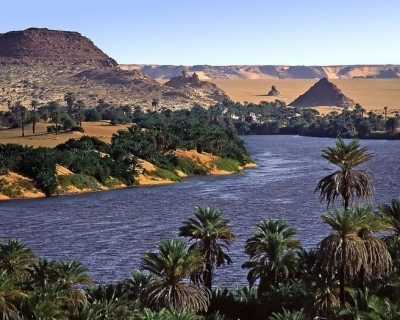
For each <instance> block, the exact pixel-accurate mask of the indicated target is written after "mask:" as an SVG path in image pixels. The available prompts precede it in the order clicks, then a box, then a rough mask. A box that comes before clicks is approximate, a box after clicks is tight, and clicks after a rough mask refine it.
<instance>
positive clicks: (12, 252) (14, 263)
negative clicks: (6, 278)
mask: <svg viewBox="0 0 400 320" xmlns="http://www.w3.org/2000/svg"><path fill="white" fill-rule="evenodd" d="M36 263H37V259H36V258H35V255H34V254H33V253H32V250H31V249H29V248H27V247H26V245H25V244H24V243H23V242H22V241H21V240H19V239H16V238H11V239H9V240H8V243H0V269H2V270H4V271H5V272H6V274H7V275H14V276H17V277H18V276H21V275H29V269H28V267H29V266H30V265H33V264H36Z"/></svg>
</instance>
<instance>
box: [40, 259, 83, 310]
mask: <svg viewBox="0 0 400 320" xmlns="http://www.w3.org/2000/svg"><path fill="white" fill-rule="evenodd" d="M86 271H87V268H86V267H84V266H83V265H82V263H81V262H80V261H78V260H72V261H70V262H67V261H64V260H54V261H52V262H51V263H50V265H49V268H48V274H49V282H50V283H52V284H53V283H57V284H59V285H60V287H61V289H63V290H66V291H67V292H68V296H69V297H70V301H71V302H72V304H73V305H77V304H83V303H84V302H85V301H86V295H85V293H84V292H83V291H82V290H81V289H78V288H76V286H77V285H81V284H89V283H90V282H91V278H90V276H89V275H88V274H87V273H86Z"/></svg>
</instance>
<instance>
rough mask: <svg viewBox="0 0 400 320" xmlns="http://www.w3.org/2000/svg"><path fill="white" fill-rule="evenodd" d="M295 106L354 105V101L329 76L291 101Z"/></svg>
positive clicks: (291, 104)
mask: <svg viewBox="0 0 400 320" xmlns="http://www.w3.org/2000/svg"><path fill="white" fill-rule="evenodd" d="M289 105H290V106H293V107H316V106H336V107H352V106H354V101H353V100H352V99H350V98H349V97H347V96H345V95H344V94H343V93H342V91H341V90H340V89H339V88H338V87H337V86H336V85H335V84H333V83H332V82H330V81H329V80H328V79H327V78H322V79H321V80H319V81H318V82H317V83H315V84H314V85H313V86H312V87H311V88H310V89H308V90H307V91H306V92H305V93H304V94H302V95H300V96H299V97H298V98H296V99H295V100H294V101H292V102H291V103H289Z"/></svg>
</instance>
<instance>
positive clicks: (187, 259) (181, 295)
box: [141, 240, 211, 311]
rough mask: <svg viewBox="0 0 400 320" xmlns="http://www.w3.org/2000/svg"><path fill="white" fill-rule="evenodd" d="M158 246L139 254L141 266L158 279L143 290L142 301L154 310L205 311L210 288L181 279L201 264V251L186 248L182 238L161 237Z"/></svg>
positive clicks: (202, 263)
mask: <svg viewBox="0 0 400 320" xmlns="http://www.w3.org/2000/svg"><path fill="white" fill-rule="evenodd" d="M157 247H158V252H157V253H155V252H148V253H145V254H144V255H143V257H142V263H141V268H142V269H144V270H147V271H149V272H150V273H152V274H154V275H155V276H157V278H158V279H157V280H156V281H154V282H152V283H151V284H150V285H149V286H148V287H147V288H146V289H145V291H144V292H143V298H144V302H145V303H146V304H147V305H148V306H149V307H154V308H156V309H161V308H169V307H173V308H175V309H184V308H188V309H190V310H192V311H200V310H205V311H206V310H207V308H208V305H209V299H210V295H211V293H210V291H209V290H208V289H207V288H206V287H204V286H202V285H201V284H198V283H191V282H186V281H184V279H187V278H189V277H190V276H191V275H192V274H193V273H194V272H196V271H197V270H199V269H202V268H203V267H204V262H203V257H202V256H201V254H200V253H198V252H196V251H194V250H190V251H188V250H187V248H186V243H185V242H183V241H181V240H164V241H162V242H160V243H159V244H158V246H157Z"/></svg>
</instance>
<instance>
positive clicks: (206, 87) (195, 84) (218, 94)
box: [164, 71, 229, 102]
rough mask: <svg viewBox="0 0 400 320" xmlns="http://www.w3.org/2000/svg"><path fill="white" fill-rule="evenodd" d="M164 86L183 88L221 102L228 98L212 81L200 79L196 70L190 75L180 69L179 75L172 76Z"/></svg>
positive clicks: (199, 95)
mask: <svg viewBox="0 0 400 320" xmlns="http://www.w3.org/2000/svg"><path fill="white" fill-rule="evenodd" d="M164 86H166V87H170V88H175V89H180V90H182V89H185V90H187V91H188V92H189V93H190V94H191V95H193V96H198V97H204V98H207V99H209V100H210V101H211V100H214V101H218V102H222V101H223V100H224V99H229V96H228V95H227V94H226V93H225V92H224V91H223V90H221V89H219V88H218V87H217V86H216V85H215V84H214V83H211V82H207V81H202V80H200V78H199V76H198V75H197V74H196V72H194V73H193V74H192V75H191V76H190V75H189V74H188V72H186V71H182V72H181V75H180V76H178V77H172V78H171V79H170V80H169V81H168V82H166V83H165V84H164Z"/></svg>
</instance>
